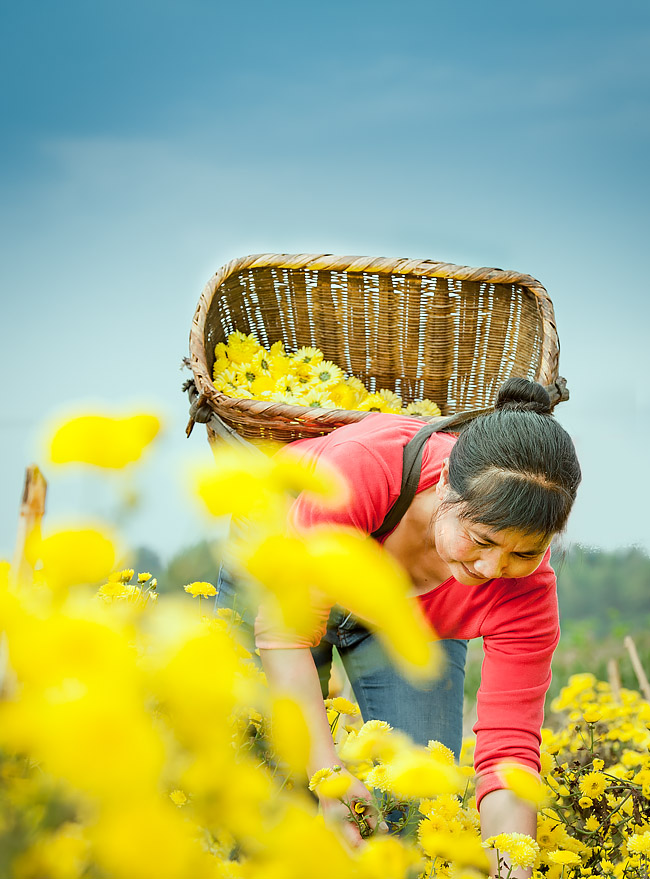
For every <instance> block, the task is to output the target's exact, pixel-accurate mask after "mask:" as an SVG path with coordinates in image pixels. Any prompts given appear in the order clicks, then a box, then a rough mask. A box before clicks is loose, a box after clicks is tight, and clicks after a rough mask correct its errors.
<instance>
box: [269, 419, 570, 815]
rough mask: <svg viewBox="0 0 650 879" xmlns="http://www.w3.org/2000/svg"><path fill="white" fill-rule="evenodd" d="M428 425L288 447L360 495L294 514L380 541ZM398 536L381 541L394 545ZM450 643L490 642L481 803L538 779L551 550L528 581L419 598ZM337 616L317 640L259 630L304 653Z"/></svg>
mask: <svg viewBox="0 0 650 879" xmlns="http://www.w3.org/2000/svg"><path fill="white" fill-rule="evenodd" d="M420 427H421V422H418V421H416V420H415V419H411V418H407V417H403V416H398V415H384V414H376V415H375V414H373V415H369V416H367V417H366V418H365V419H364V420H363V421H361V422H358V423H357V424H353V425H349V426H346V427H342V428H339V429H338V430H336V431H334V432H333V433H330V434H328V435H327V436H324V437H318V438H315V439H308V440H300V441H298V442H295V443H292V444H291V445H290V446H289V447H287V452H286V453H289V454H292V455H298V456H300V457H303V456H306V457H307V458H309V459H311V460H314V461H318V460H325V461H326V462H327V463H328V464H330V465H333V466H334V467H336V469H337V470H338V471H339V472H340V473H341V475H342V476H343V477H344V479H345V480H346V481H347V482H348V484H349V486H350V497H349V500H348V502H347V503H346V505H345V506H344V507H343V508H340V509H325V508H323V507H320V506H318V505H317V504H315V503H314V502H313V501H311V502H310V501H308V500H307V499H306V498H305V497H304V496H302V497H300V498H299V499H298V500H297V501H296V503H295V504H294V506H293V508H292V519H293V523H294V524H295V525H296V526H297V527H299V528H300V529H301V530H302V529H304V528H309V527H311V526H314V525H317V524H323V523H330V524H339V525H345V526H351V527H353V528H356V529H358V530H359V531H361V532H363V533H366V534H371V533H372V532H373V531H374V530H375V529H376V528H378V527H379V525H380V524H381V523H382V522H383V520H384V517H385V515H386V513H387V512H388V510H389V509H390V507H391V506H392V504H393V502H394V501H395V500H396V499H397V497H398V495H399V493H400V487H401V475H402V452H403V446H404V445H405V444H406V442H408V440H409V439H411V437H413V436H414V435H415V433H416V432H417V431H418V429H419V428H420ZM455 441H456V437H454V436H453V435H450V434H441V433H437V434H433V435H432V436H431V437H430V439H429V440H428V441H427V443H426V446H425V448H424V452H423V456H422V471H421V475H420V481H419V484H418V491H422V490H424V489H425V488H429V487H430V486H431V485H434V484H435V483H437V482H438V480H439V478H440V469H441V466H442V462H443V461H444V459H445V458H447V457H448V456H449V453H450V451H451V448H452V446H453V444H454V442H455ZM387 536H388V535H385V536H384V537H383V538H381V541H382V542H383V540H385V539H386V537H387ZM417 600H418V601H419V602H420V604H421V606H422V609H423V610H424V613H425V615H426V617H427V618H428V619H429V620H430V622H431V624H432V625H433V627H434V629H435V630H436V632H437V633H438V635H439V637H441V638H478V637H482V638H483V647H484V661H483V667H482V672H481V685H480V688H479V691H478V694H477V714H478V720H477V722H476V724H475V726H474V732H475V733H476V737H477V740H476V750H475V758H474V765H475V769H476V773H477V799H478V801H479V802H480V799H481V798H482V797H483V796H485V794H487V793H489V792H490V791H492V790H496V789H499V788H502V787H504V784H503V782H502V780H501V778H500V777H499V774H498V773H497V772H495V771H494V770H495V768H496V767H497V766H498V764H499V763H501V762H502V761H513V762H517V763H519V764H521V765H523V766H526V767H528V768H529V769H531V770H533V771H534V772H538V771H539V768H540V763H539V745H540V741H541V736H540V729H541V726H542V722H543V717H544V697H545V694H546V691H547V689H548V686H549V684H550V680H551V658H552V656H553V651H554V650H555V647H556V646H557V643H558V639H559V623H558V606H557V594H556V580H555V574H554V572H553V569H552V568H551V566H550V550H549V551H548V552H547V553H546V554H545V556H544V558H543V561H542V563H541V564H540V566H539V567H538V568H537V570H536V571H535V572H534V573H532V574H530V575H529V576H527V577H522V578H519V579H508V578H499V579H495V580H490V581H488V582H487V583H483V584H480V585H477V586H474V585H472V586H466V585H463V584H461V583H459V582H458V581H457V580H455V579H454V578H453V577H450V578H449V579H448V580H445V582H444V583H442V584H441V585H440V586H437V587H436V588H435V589H432V590H431V591H430V592H427V593H426V594H424V595H420V596H418V599H417ZM329 610H330V608H329V607H326V606H323V607H320V608H319V612H320V620H321V628H320V635H319V634H316V635H315V638H314V639H313V640H312V641H309V640H299V639H297V638H296V639H293V640H292V641H290V642H288V641H287V639H286V636H285V637H283V636H282V635H280V634H279V633H278V632H276V631H274V630H273V629H272V628H271V626H270V625H269V623H268V621H267V620H266V618H265V617H264V616H263V615H260V616H259V617H258V620H257V624H256V635H257V644H258V646H259V647H265V648H273V647H279V646H283V647H288V646H294V647H302V646H310V645H311V644H314V643H317V642H318V640H320V637H321V636H322V633H323V631H324V628H325V626H326V623H327V617H328V614H329Z"/></svg>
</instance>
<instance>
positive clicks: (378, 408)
mask: <svg viewBox="0 0 650 879" xmlns="http://www.w3.org/2000/svg"><path fill="white" fill-rule="evenodd" d="M356 408H357V409H358V410H359V411H361V412H388V413H392V414H393V415H394V414H395V409H394V407H393V406H391V405H390V404H389V403H388V402H387V401H386V400H385V399H384V397H382V396H381V394H368V396H367V397H366V398H365V399H364V400H361V402H360V403H358V404H357V406H356Z"/></svg>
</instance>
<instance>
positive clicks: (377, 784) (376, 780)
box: [363, 763, 392, 791]
mask: <svg viewBox="0 0 650 879" xmlns="http://www.w3.org/2000/svg"><path fill="white" fill-rule="evenodd" d="M391 782H392V778H391V774H390V768H389V767H388V766H386V764H385V763H379V764H377V766H373V768H372V769H371V770H370V771H369V772H366V774H365V777H364V779H363V783H364V784H365V785H366V787H369V788H373V787H374V788H376V789H377V790H381V791H389V790H390V789H391Z"/></svg>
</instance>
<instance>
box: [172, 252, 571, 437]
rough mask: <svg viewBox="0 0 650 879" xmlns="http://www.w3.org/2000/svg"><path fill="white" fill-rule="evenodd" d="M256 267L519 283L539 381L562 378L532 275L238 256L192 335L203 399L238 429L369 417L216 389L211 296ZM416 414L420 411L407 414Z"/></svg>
mask: <svg viewBox="0 0 650 879" xmlns="http://www.w3.org/2000/svg"><path fill="white" fill-rule="evenodd" d="M256 268H281V269H294V270H304V269H309V270H311V271H330V272H333V271H340V272H359V273H369V274H380V275H384V274H385V275H392V274H399V275H416V276H420V277H427V278H453V279H455V280H461V281H479V282H480V281H486V282H490V283H494V284H516V285H518V286H520V287H522V288H524V289H525V290H526V291H528V292H529V293H530V294H531V295H532V297H533V298H534V300H535V303H536V306H537V309H538V312H539V315H540V319H541V322H542V350H541V356H540V373H539V376H538V377H537V381H538V382H540V384H543V385H550V384H552V383H553V382H554V381H555V380H556V379H557V378H558V361H559V350H560V343H559V338H558V334H557V328H556V324H555V312H554V309H553V303H552V301H551V299H550V297H549V295H548V293H547V291H546V288H545V287H544V286H543V285H542V284H541V283H540V282H539V281H538V280H537V279H536V278H533V277H532V275H528V274H524V273H522V272H515V271H509V270H505V269H497V268H490V267H486V266H482V267H472V266H463V265H456V264H454V263H447V262H439V261H436V260H431V259H424V260H416V259H408V258H405V257H395V258H390V257H371V256H339V255H336V254H331V253H257V254H249V255H248V256H243V257H238V258H235V259H232V260H230V261H229V262H227V263H225V264H224V265H223V266H221V268H219V269H218V270H217V271H216V272H215V273H214V274H213V275H212V277H211V278H210V279H209V280H208V281H207V282H206V284H205V286H204V287H203V290H202V291H201V295H200V297H199V301H198V304H197V307H196V309H195V312H194V316H193V319H192V326H191V330H190V338H189V349H190V357H189V365H190V368H191V370H192V373H193V376H194V381H195V383H196V387H197V390H198V392H199V394H201V395H202V396H203V398H204V399H205V400H206V401H207V402H208V403H209V404H210V405H212V406H214V408H215V409H216V410H217V411H218V412H219V413H220V414H221V415H222V416H223V417H224V418H225V419H226V420H230V421H231V424H233V426H234V427H235V429H237V427H236V422H237V421H241V422H242V423H246V424H249V425H250V423H251V421H256V422H257V421H259V420H260V419H264V420H265V421H266V422H267V423H268V424H269V427H271V425H274V426H277V427H278V428H280V429H291V428H292V427H295V428H297V429H300V430H302V431H305V429H307V432H308V433H310V434H311V433H313V434H317V433H323V432H329V431H330V430H333V429H334V428H335V427H338V426H341V425H343V424H352V423H355V422H358V421H361V420H362V419H363V418H365V417H366V416H367V415H368V414H370V413H368V412H362V411H358V410H351V409H316V408H312V407H308V406H295V405H290V404H286V403H270V402H265V401H263V400H250V399H244V398H239V397H229V396H227V395H226V394H222V393H221V392H219V391H217V389H216V388H215V387H214V384H213V382H212V376H211V375H210V371H209V369H208V366H207V352H206V349H205V324H206V320H207V316H208V312H209V309H210V306H211V305H212V301H213V299H214V297H215V295H216V294H217V291H218V290H219V288H220V287H221V286H222V285H223V284H224V282H225V281H226V280H227V279H228V278H230V277H231V276H232V275H235V274H238V273H239V272H241V271H244V270H248V269H256ZM407 417H418V416H407Z"/></svg>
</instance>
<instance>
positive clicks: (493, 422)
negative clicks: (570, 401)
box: [445, 378, 582, 538]
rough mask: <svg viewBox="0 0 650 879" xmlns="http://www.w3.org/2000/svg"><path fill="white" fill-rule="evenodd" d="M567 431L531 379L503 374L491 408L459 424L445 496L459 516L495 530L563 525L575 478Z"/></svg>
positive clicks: (550, 530)
mask: <svg viewBox="0 0 650 879" xmlns="http://www.w3.org/2000/svg"><path fill="white" fill-rule="evenodd" d="M581 476H582V475H581V472H580V464H579V463H578V457H577V455H576V450H575V447H574V445H573V442H572V440H571V437H570V436H569V434H568V433H567V432H566V431H565V430H564V428H562V427H561V426H560V425H559V424H558V422H557V421H556V420H555V418H554V417H553V415H552V407H551V400H550V397H549V395H548V392H547V391H546V389H545V388H543V387H542V385H540V384H537V382H531V381H528V380H527V379H524V378H510V379H508V380H507V381H506V382H504V384H503V385H502V386H501V388H500V389H499V393H498V395H497V399H496V403H495V405H494V412H490V413H488V414H487V415H481V416H479V417H478V418H476V419H474V420H473V421H470V422H469V424H467V425H466V426H465V427H463V428H461V431H460V434H459V437H458V441H457V442H456V443H455V444H454V447H453V448H452V451H451V454H450V456H449V486H450V488H451V497H450V498H449V499H448V500H445V504H447V503H451V504H454V505H456V504H458V505H460V507H461V510H460V514H459V515H460V517H461V518H462V519H470V520H471V521H473V522H476V523H480V524H482V525H487V526H488V527H489V528H493V529H494V530H496V531H504V530H507V529H512V530H516V531H521V532H523V533H524V534H531V535H532V534H535V535H537V534H539V535H542V536H543V537H544V538H549V537H550V536H552V535H553V534H555V533H557V532H558V531H562V530H563V528H564V526H565V525H566V521H567V518H568V516H569V513H570V512H571V507H572V506H573V502H574V500H575V497H576V492H577V489H578V485H579V484H580V479H581Z"/></svg>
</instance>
